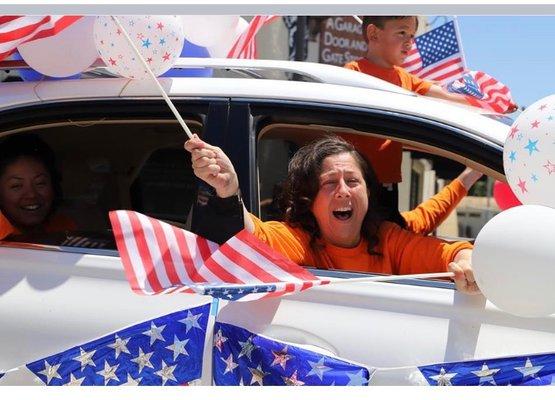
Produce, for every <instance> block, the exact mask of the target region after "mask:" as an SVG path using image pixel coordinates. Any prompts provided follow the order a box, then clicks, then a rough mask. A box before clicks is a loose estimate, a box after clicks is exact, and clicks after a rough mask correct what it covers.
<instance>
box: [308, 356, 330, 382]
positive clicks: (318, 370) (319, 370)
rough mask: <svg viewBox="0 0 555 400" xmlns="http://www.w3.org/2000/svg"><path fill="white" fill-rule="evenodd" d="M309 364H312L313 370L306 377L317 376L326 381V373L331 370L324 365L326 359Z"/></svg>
mask: <svg viewBox="0 0 555 400" xmlns="http://www.w3.org/2000/svg"><path fill="white" fill-rule="evenodd" d="M308 364H310V368H311V370H310V371H309V372H308V374H306V376H311V375H316V376H317V377H318V378H320V380H322V379H324V373H326V372H327V371H330V370H331V368H330V367H326V366H325V365H324V357H322V358H321V359H320V361H318V362H317V363H315V362H313V361H309V362H308Z"/></svg>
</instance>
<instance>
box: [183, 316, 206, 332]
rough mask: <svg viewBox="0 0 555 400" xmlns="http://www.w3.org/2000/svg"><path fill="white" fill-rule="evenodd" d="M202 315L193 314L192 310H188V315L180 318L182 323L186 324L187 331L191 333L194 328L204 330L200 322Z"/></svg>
mask: <svg viewBox="0 0 555 400" xmlns="http://www.w3.org/2000/svg"><path fill="white" fill-rule="evenodd" d="M201 316H202V314H195V315H193V314H192V313H191V311H189V310H188V311H187V317H186V318H184V319H181V320H179V322H181V323H182V324H185V326H186V327H185V333H189V331H190V330H191V329H192V328H198V329H200V330H202V328H201V327H200V325H199V324H198V319H199V318H200V317H201Z"/></svg>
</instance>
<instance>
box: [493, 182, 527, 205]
mask: <svg viewBox="0 0 555 400" xmlns="http://www.w3.org/2000/svg"><path fill="white" fill-rule="evenodd" d="M493 198H494V199H495V201H496V203H497V205H498V206H499V208H500V209H501V210H507V209H509V208H511V207H516V206H520V205H522V203H521V202H520V200H519V199H517V197H516V196H515V194H514V193H513V190H512V189H511V187H510V186H509V184H508V183H505V182H499V181H495V183H494V184H493Z"/></svg>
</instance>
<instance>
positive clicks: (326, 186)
mask: <svg viewBox="0 0 555 400" xmlns="http://www.w3.org/2000/svg"><path fill="white" fill-rule="evenodd" d="M185 149H186V150H187V151H189V152H191V154H192V155H191V159H192V164H193V169H194V172H195V175H196V176H197V177H199V178H200V179H202V180H203V181H205V182H206V183H207V184H209V185H210V186H212V187H213V188H214V189H215V191H216V195H217V196H215V197H212V198H211V199H210V200H209V201H208V202H206V203H205V204H207V205H208V208H210V207H212V208H213V209H214V210H216V209H218V210H216V213H217V212H219V211H221V210H224V211H225V209H226V208H227V209H228V210H230V209H232V208H233V207H235V210H236V209H237V205H238V204H241V203H240V202H239V201H238V200H237V199H238V192H239V183H238V178H237V174H236V173H235V170H234V168H233V165H232V164H231V162H230V161H229V159H228V158H227V156H226V155H225V154H224V153H223V151H222V150H221V149H220V148H218V147H215V146H211V145H209V144H207V143H205V142H203V141H202V140H200V139H198V138H197V137H195V138H193V139H191V140H189V141H187V142H186V143H185ZM377 191H378V181H377V179H376V176H375V174H374V171H373V170H372V168H371V167H370V166H369V164H368V163H367V162H366V160H365V159H364V158H363V157H362V156H361V155H360V153H358V152H357V151H356V150H355V148H354V147H353V146H352V145H351V144H350V143H348V142H346V141H344V140H343V139H341V138H338V137H327V138H324V139H320V140H318V141H315V142H313V143H310V144H308V145H306V146H304V147H303V148H301V149H300V150H299V151H297V153H296V154H295V155H294V156H293V158H292V159H291V162H290V163H289V173H288V177H287V180H286V183H285V188H284V193H285V197H284V199H285V203H286V215H285V222H277V221H269V222H262V221H260V220H259V219H258V218H256V217H255V216H254V215H252V214H249V213H248V212H247V211H246V210H245V209H244V207H242V205H241V206H239V207H241V209H242V210H240V211H242V212H243V213H244V226H245V228H246V229H247V230H248V231H250V232H252V233H254V235H255V236H257V237H258V238H259V239H261V240H262V241H264V242H266V243H267V244H269V245H270V246H271V247H272V248H273V249H274V250H276V251H278V252H280V253H282V254H283V255H285V256H286V257H288V258H289V259H291V260H292V261H294V262H296V263H297V264H301V265H307V266H316V267H323V268H333V269H344V270H355V271H361V272H376V273H384V274H409V273H425V272H444V271H447V270H449V271H452V272H454V273H455V278H454V280H455V284H456V286H457V288H458V289H459V290H461V291H463V292H465V293H469V294H476V293H479V289H478V287H477V285H476V283H475V280H474V277H473V274H472V267H471V264H470V258H471V249H472V245H470V244H469V243H467V242H455V243H448V242H443V241H440V240H438V239H436V238H432V237H424V236H420V235H416V234H414V233H412V232H409V231H407V230H404V229H401V228H400V227H399V226H398V225H396V224H394V223H391V222H387V221H384V220H383V217H382V212H381V210H380V205H379V204H377V198H376V196H375V194H376V193H377ZM211 202H212V203H214V202H215V203H216V204H217V203H225V205H223V206H222V204H219V205H215V206H214V204H212V205H211ZM204 207H205V208H206V206H204ZM223 214H225V212H224V213H223ZM204 223H205V224H208V223H209V222H208V219H206V220H205V222H204Z"/></svg>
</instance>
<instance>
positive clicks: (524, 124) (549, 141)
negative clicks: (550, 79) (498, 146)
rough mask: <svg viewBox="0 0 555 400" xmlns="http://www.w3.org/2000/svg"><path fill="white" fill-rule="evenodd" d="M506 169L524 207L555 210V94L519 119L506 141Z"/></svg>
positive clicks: (504, 160) (504, 151)
mask: <svg viewBox="0 0 555 400" xmlns="http://www.w3.org/2000/svg"><path fill="white" fill-rule="evenodd" d="M503 166H504V168H505V175H506V176H507V181H508V182H509V185H510V186H511V189H512V190H513V192H514V193H515V195H516V196H517V197H518V199H519V200H520V201H521V202H522V204H540V205H544V206H548V207H553V208H555V95H551V96H548V97H545V98H543V99H541V100H539V101H537V102H535V103H534V104H532V105H531V106H529V107H528V108H527V109H526V110H525V111H523V112H522V114H520V115H519V116H518V118H517V119H516V121H515V122H514V123H513V125H512V127H511V130H510V131H509V134H508V136H507V139H506V140H505V148H504V150H503Z"/></svg>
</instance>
